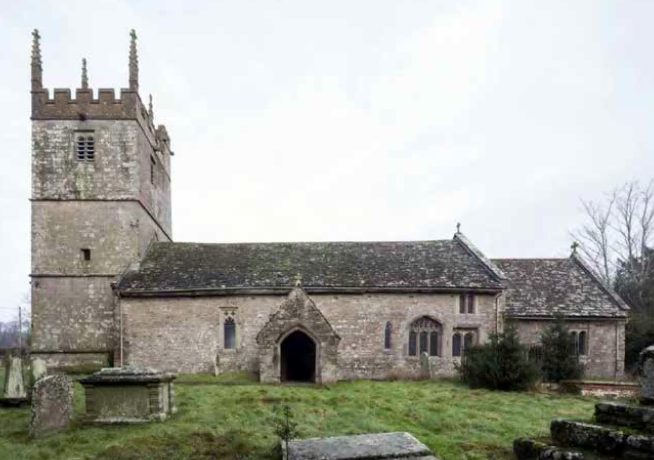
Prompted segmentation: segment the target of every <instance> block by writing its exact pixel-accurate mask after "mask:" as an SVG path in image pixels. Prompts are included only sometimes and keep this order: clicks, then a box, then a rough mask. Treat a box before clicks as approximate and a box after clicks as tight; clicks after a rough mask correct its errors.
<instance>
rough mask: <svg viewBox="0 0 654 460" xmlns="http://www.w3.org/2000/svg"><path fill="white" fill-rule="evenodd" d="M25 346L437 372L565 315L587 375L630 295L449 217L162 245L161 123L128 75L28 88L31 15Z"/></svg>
mask: <svg viewBox="0 0 654 460" xmlns="http://www.w3.org/2000/svg"><path fill="white" fill-rule="evenodd" d="M33 35H34V38H33V44H32V62H31V76H32V77H31V78H32V84H31V94H32V116H31V119H32V199H31V206H32V273H31V280H32V282H31V283H32V311H33V323H32V326H33V341H32V354H33V355H34V356H39V357H41V358H43V359H45V360H46V362H47V363H48V366H50V367H57V368H63V369H69V370H74V369H77V370H80V369H81V370H90V369H91V368H93V367H100V366H112V365H113V366H120V365H146V366H151V367H155V368H159V369H162V370H172V371H178V372H187V373H196V372H206V373H215V374H220V373H225V372H233V371H249V372H253V373H256V374H257V375H258V376H259V378H260V379H261V381H262V382H279V381H287V380H292V381H296V380H297V381H313V382H318V383H325V382H331V381H335V380H339V379H362V378H374V379H385V378H397V377H403V376H406V377H410V376H415V375H417V374H418V373H419V372H420V356H421V355H424V354H426V355H428V356H429V358H428V359H429V360H430V363H431V369H432V372H433V376H450V375H453V374H454V372H455V365H456V363H457V362H458V361H459V360H460V359H461V358H462V356H464V355H465V354H466V352H467V351H468V350H469V349H470V347H471V346H473V345H475V344H479V343H483V342H484V341H486V340H487V338H488V336H489V334H492V333H494V332H497V331H501V330H502V328H503V326H504V324H506V322H507V321H512V322H514V323H515V324H516V326H517V328H518V332H519V334H520V337H521V340H522V341H523V342H524V343H525V344H527V345H529V346H530V347H532V350H535V351H536V352H537V350H538V342H539V338H540V334H541V332H542V331H543V328H544V327H545V326H547V325H548V324H549V323H550V322H551V321H552V320H553V318H554V315H555V314H560V315H563V316H564V317H565V319H566V321H567V322H568V325H569V327H570V329H571V330H572V331H573V333H574V335H575V340H576V344H577V353H578V354H579V355H580V358H581V360H582V361H583V362H584V364H585V366H586V373H587V375H588V376H596V377H616V376H620V375H621V374H622V372H623V361H624V359H623V358H624V330H625V322H626V319H627V312H628V307H627V306H626V305H625V304H624V302H623V301H622V300H621V299H620V298H619V297H618V296H617V295H616V294H615V293H613V291H611V289H609V288H608V287H606V286H604V285H603V284H602V283H601V282H600V281H599V280H598V278H597V277H595V276H594V275H593V272H592V271H591V270H590V269H589V268H588V267H587V266H586V265H585V264H584V262H583V261H582V260H581V259H580V258H579V257H578V256H577V255H576V254H575V252H574V251H573V253H572V255H571V256H570V257H569V258H562V259H496V260H490V259H488V258H487V257H486V256H484V254H483V253H482V252H481V251H480V250H479V249H477V248H476V247H475V246H474V245H473V244H472V243H471V242H470V241H469V240H468V239H467V238H466V237H465V236H464V235H463V234H462V233H461V232H460V231H459V230H458V229H457V232H456V233H455V234H454V236H453V237H452V238H450V239H444V240H435V241H401V242H333V243H329V242H323V243H256V244H247V243H242V244H241V243H239V244H204V243H175V242H173V240H172V226H171V204H170V197H171V188H170V185H171V157H172V156H173V151H172V150H171V143H170V137H169V135H168V133H167V131H166V128H165V127H164V126H163V125H158V126H156V125H155V124H154V114H153V108H152V101H151V99H150V103H149V104H148V106H147V107H146V106H145V105H144V103H143V102H142V99H141V97H140V95H139V67H138V57H137V49H136V34H135V33H134V32H133V31H132V34H131V43H130V50H129V67H128V68H129V87H128V88H125V89H122V90H121V91H120V94H119V95H116V94H115V93H114V91H113V89H99V90H97V96H94V94H93V91H92V90H91V89H90V88H89V84H88V78H87V72H86V62H85V61H83V68H82V78H81V85H80V88H78V89H76V91H75V95H74V97H73V95H72V94H71V91H70V90H69V89H55V90H54V91H53V93H52V94H50V93H49V91H48V90H47V89H46V88H44V87H43V82H42V74H43V71H42V64H41V50H40V43H39V40H40V37H39V34H38V31H34V34H33Z"/></svg>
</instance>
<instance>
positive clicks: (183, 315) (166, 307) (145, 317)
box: [121, 294, 495, 379]
mask: <svg viewBox="0 0 654 460" xmlns="http://www.w3.org/2000/svg"><path fill="white" fill-rule="evenodd" d="M309 295H310V297H311V299H312V300H313V301H314V302H315V304H316V306H317V307H318V308H319V309H320V310H321V311H322V313H323V314H324V315H325V317H326V318H327V320H328V321H329V323H330V324H331V325H332V327H333V328H334V330H335V332H336V333H337V334H338V335H339V336H340V337H341V342H340V344H339V346H338V365H339V368H340V376H339V378H340V379H358V378H387V377H391V376H393V375H406V376H418V375H419V373H420V358H419V357H418V356H415V357H410V356H407V355H408V331H409V325H410V324H411V322H412V321H413V320H415V319H417V318H419V317H421V316H423V315H426V316H429V317H431V318H434V319H436V320H437V321H439V322H440V323H441V325H442V328H443V334H442V343H441V349H442V353H441V354H442V356H439V357H432V358H430V359H431V360H432V363H433V368H434V372H435V374H436V375H440V376H449V375H453V373H454V362H455V360H456V359H458V358H452V334H453V331H454V329H455V328H465V329H473V330H476V331H478V333H479V340H481V341H482V342H483V341H485V340H486V338H487V336H488V334H489V333H491V332H494V330H495V297H494V296H491V295H484V296H478V297H477V308H476V313H475V314H470V315H468V314H459V313H458V311H459V308H458V296H457V295H449V294H411V295H409V294H363V295H325V294H314V295H311V294H309ZM284 300H285V296H256V297H255V296H229V297H185V298H158V299H156V298H123V299H121V305H122V311H123V323H124V331H123V333H124V346H125V360H126V363H128V364H134V365H148V366H152V367H155V368H159V369H162V370H174V371H179V372H189V373H190V372H218V373H222V372H230V371H237V370H248V371H257V370H258V348H257V344H256V341H255V339H256V335H257V334H258V333H259V331H260V330H261V328H262V327H263V325H264V324H265V323H266V322H267V321H268V318H269V316H270V315H271V314H272V313H274V312H275V311H276V310H277V308H278V307H279V305H280V304H281V303H282V302H283V301H284ZM233 310H236V330H237V347H236V349H235V350H225V349H224V347H223V343H224V339H223V330H222V324H223V320H224V317H225V313H226V312H227V311H233ZM387 321H390V322H391V323H392V325H393V334H392V343H391V345H392V346H391V349H389V350H385V349H384V329H385V326H386V322H387Z"/></svg>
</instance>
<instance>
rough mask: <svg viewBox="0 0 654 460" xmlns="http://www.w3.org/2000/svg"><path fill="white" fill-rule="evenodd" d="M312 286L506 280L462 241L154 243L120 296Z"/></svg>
mask: <svg viewBox="0 0 654 460" xmlns="http://www.w3.org/2000/svg"><path fill="white" fill-rule="evenodd" d="M298 274H300V275H301V277H302V286H303V287H304V288H305V289H306V290H307V291H309V292H312V291H313V292H316V291H320V290H326V291H339V290H342V291H344V292H345V291H356V290H361V289H366V290H374V289H382V290H393V289H397V290H401V289H424V290H439V289H442V290H447V289H479V290H487V291H488V290H490V291H499V290H501V289H502V286H503V284H502V281H501V280H500V279H499V278H498V277H497V275H496V274H495V273H493V271H492V270H490V269H489V267H488V266H487V264H486V263H485V262H483V261H482V260H480V259H479V258H478V257H477V256H476V255H475V254H474V253H473V251H472V250H471V249H470V248H468V247H467V246H466V245H465V242H464V241H461V240H460V239H457V238H456V237H455V238H454V239H452V240H439V241H411V242H339V243H243V244H198V243H168V242H165V243H153V244H152V246H151V247H150V249H149V250H148V252H147V254H146V256H145V258H144V259H143V261H142V262H141V264H140V267H139V269H138V270H136V271H131V272H127V273H125V274H124V275H123V277H122V278H121V280H120V281H119V283H118V290H119V291H120V293H121V295H138V294H139V293H141V294H144V293H157V294H163V293H173V292H180V291H182V292H184V291H218V292H217V293H220V291H223V292H224V293H228V292H234V291H238V290H241V291H246V290H250V291H257V290H275V289H280V290H288V289H290V288H291V287H293V286H295V283H296V277H297V275H298Z"/></svg>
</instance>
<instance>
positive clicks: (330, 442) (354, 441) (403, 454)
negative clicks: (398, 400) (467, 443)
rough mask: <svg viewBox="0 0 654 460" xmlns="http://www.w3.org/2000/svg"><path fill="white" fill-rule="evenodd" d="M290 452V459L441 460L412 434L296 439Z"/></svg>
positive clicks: (292, 442) (290, 444)
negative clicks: (407, 459) (406, 459)
mask: <svg viewBox="0 0 654 460" xmlns="http://www.w3.org/2000/svg"><path fill="white" fill-rule="evenodd" d="M282 448H284V446H282ZM288 450H289V452H288V453H289V455H288V459H289V460H366V459H369V460H373V459H374V460H382V459H403V458H411V459H415V460H437V457H436V456H435V455H434V453H433V452H432V451H431V450H430V449H429V448H428V447H427V446H425V445H424V444H423V443H421V442H420V441H418V440H417V439H416V438H415V437H413V436H412V435H411V434H409V433H377V434H362V435H355V436H336V437H333V438H315V439H302V440H294V441H291V442H290V443H289V446H288Z"/></svg>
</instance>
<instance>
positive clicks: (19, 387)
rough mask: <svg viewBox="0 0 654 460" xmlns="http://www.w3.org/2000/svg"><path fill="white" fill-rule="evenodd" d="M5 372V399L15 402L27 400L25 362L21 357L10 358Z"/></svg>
mask: <svg viewBox="0 0 654 460" xmlns="http://www.w3.org/2000/svg"><path fill="white" fill-rule="evenodd" d="M5 372H6V374H5V392H4V395H3V396H4V398H5V399H8V400H15V401H19V400H23V399H26V398H27V393H26V392H25V383H24V381H23V360H22V359H21V358H20V357H19V356H8V357H7V364H6V368H5Z"/></svg>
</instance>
